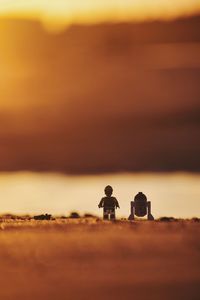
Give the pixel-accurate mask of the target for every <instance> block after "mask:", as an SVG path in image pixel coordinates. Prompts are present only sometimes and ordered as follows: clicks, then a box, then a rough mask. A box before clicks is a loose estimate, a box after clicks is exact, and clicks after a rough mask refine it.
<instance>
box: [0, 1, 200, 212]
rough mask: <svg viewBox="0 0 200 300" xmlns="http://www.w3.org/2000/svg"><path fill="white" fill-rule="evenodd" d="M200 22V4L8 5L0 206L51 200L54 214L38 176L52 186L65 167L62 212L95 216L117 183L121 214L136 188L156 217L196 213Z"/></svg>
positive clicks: (2, 38) (0, 47)
mask: <svg viewBox="0 0 200 300" xmlns="http://www.w3.org/2000/svg"><path fill="white" fill-rule="evenodd" d="M199 28H200V3H199V1H198V0H197V1H195V0H193V1H191V0H190V1H189V0H188V1H187V0H185V1H182V0H176V1H173V3H171V4H169V1H167V0H162V1H160V0H159V1H157V0H154V1H148V0H142V1H128V0H126V1H120V0H118V1H112V2H111V3H110V4H108V3H107V2H106V1H100V0H96V1H89V0H87V1H78V0H76V1H73V3H72V1H68V0H65V1H64V0H59V1H51V2H48V1H44V0H43V1H41V0H40V1H36V0H35V1H34V0H32V1H29V2H28V4H26V3H25V2H24V1H14V0H13V1H1V3H0V125H1V126H0V158H1V159H0V172H1V174H0V182H1V184H0V187H1V188H0V197H1V198H2V196H3V199H2V201H3V205H2V206H1V207H0V211H7V210H9V211H11V210H13V211H16V212H20V213H21V212H28V211H29V212H32V211H36V212H39V211H41V210H42V211H43V210H44V209H45V208H46V210H48V209H49V206H48V205H49V201H50V200H49V199H52V201H53V203H54V204H55V205H53V207H51V209H49V210H50V211H51V212H57V213H58V210H57V209H56V207H57V205H58V204H57V203H58V202H59V199H57V198H55V199H54V198H51V197H52V193H49V194H48V187H47V186H46V185H41V186H42V187H40V188H38V187H37V188H36V186H35V185H34V184H35V180H34V179H33V178H35V176H38V177H37V178H38V181H39V182H46V180H47V181H48V178H49V176H51V178H53V179H52V180H53V181H52V182H51V185H52V184H55V185H56V182H58V181H57V180H58V177H59V176H60V177H59V178H60V180H61V181H62V179H63V176H64V175H59V174H61V173H62V174H66V177H65V182H66V191H65V193H64V194H62V196H63V195H65V196H63V197H61V196H60V199H61V198H62V201H61V200H60V201H61V202H62V205H63V206H62V207H61V208H60V210H59V212H60V213H61V212H62V211H63V212H65V211H66V210H68V209H72V206H73V205H74V208H76V207H77V209H78V207H80V210H81V211H90V210H92V211H93V212H94V211H95V212H96V201H97V200H96V199H94V195H95V194H96V195H97V197H98V196H99V198H101V197H102V196H103V188H104V185H107V184H110V183H112V182H113V184H114V185H115V186H114V188H115V187H116V189H117V191H118V194H119V195H121V194H122V190H124V191H125V190H126V193H127V195H126V197H125V198H126V199H124V200H123V199H122V205H121V206H123V205H124V208H126V210H125V209H124V211H123V214H124V215H125V213H126V211H127V215H128V207H129V202H130V200H131V199H132V198H133V196H134V193H137V192H138V191H139V190H138V188H139V187H140V190H142V191H143V192H144V193H145V191H146V192H147V196H148V195H150V196H152V197H153V199H152V202H153V200H154V199H158V200H157V204H156V205H157V207H158V205H160V206H159V207H160V208H159V210H158V211H157V212H156V215H157V216H159V215H161V214H173V212H174V215H177V216H181V215H184V216H185V217H186V216H194V215H199V214H200V205H199V197H200V188H199V186H198V185H197V184H196V182H197V181H198V180H199V179H200V176H199V172H200V160H199V153H200V101H199V99H200V30H199ZM24 171H26V172H28V173H24ZM5 172H6V173H5ZM13 172H15V173H13ZM16 172H17V173H16ZM18 172H22V173H18ZM32 172H37V173H32ZM39 172H40V173H39ZM41 172H42V173H41ZM49 172H50V174H48V173H49ZM25 174H26V175H25ZM105 174H109V175H105ZM89 175H90V176H89ZM13 176H14V177H13ZM27 176H28V177H27ZM106 176H108V177H106ZM116 176H117V181H116ZM120 176H121V177H120ZM155 176H156V177H155ZM170 176H171V177H170ZM183 177H184V180H182V178H183ZM13 178H15V180H14V179H13ZM27 178H29V179H28V181H29V184H30V185H29V184H28V185H27V182H26V180H27ZM102 178H103V181H102ZM120 178H121V180H120ZM130 178H132V179H130ZM147 178H148V180H147ZM155 178H157V179H156V180H155ZM19 179H20V180H21V181H20V184H21V185H22V186H23V187H24V189H20V192H19V190H17V189H15V187H16V186H17V184H16V182H18V180H19ZM85 179H86V180H87V184H86V183H85ZM151 179H152V180H153V182H154V184H152V186H151V187H150V186H149V184H148V183H149V182H152V180H151ZM161 179H162V180H161ZM71 180H73V183H72V181H71ZM137 180H139V181H140V183H138V181H137ZM159 180H161V181H162V189H161V191H159V190H158V189H157V187H158V185H157V183H158V182H159ZM108 181H109V182H108ZM5 182H6V186H7V190H6V192H5ZM69 182H71V185H69ZM123 182H129V184H128V186H127V187H126V189H125V188H124V187H123V186H122V185H123ZM136 182H137V183H138V186H137V185H135V183H136ZM172 182H173V185H172ZM82 183H84V184H85V185H84V186H87V189H84V187H83V186H82ZM100 183H101V186H99V184H100ZM13 184H14V186H13ZM147 185H148V187H147ZM28 186H29V188H30V190H29V189H28ZM30 186H32V188H33V189H34V191H35V192H34V198H32V196H31V199H32V200H31V201H28V200H27V197H29V196H28V195H29V194H30V193H32V188H31V187H30ZM72 186H73V187H74V188H75V189H77V190H78V191H79V194H78V195H77V194H76V195H75V194H73V196H70V195H71V194H70V193H69V187H72ZM173 186H176V187H179V192H178V195H176V197H175V196H174V197H175V199H173V202H172V203H171V202H169V203H171V204H170V205H168V206H167V208H166V206H165V202H166V201H171V200H172V195H171V194H168V193H169V191H172V190H173ZM44 187H45V188H44ZM185 187H186V188H185ZM120 188H121V189H120ZM90 189H91V190H90ZM11 190H12V193H11V192H10V191H11ZM42 190H45V191H47V194H45V196H44V195H43V192H42ZM17 191H18V192H17ZM92 191H93V192H92ZM100 191H101V192H102V195H100V194H99V193H100ZM24 193H28V194H26V197H25V198H24V197H22V195H23V194H24ZM170 193H171V192H170ZM56 194H58V195H60V188H59V184H58V185H57V192H55V195H56ZM163 195H164V199H166V200H162V199H163ZM116 196H117V194H116ZM56 197H57V196H56ZM121 197H122V198H123V195H121ZM156 197H157V198H156ZM48 198H49V199H48ZM37 199H39V200H38V201H37ZM72 199H73V200H72ZM86 199H87V201H86ZM167 199H168V200H167ZM99 200H100V199H99ZM26 201H28V203H27V202H26ZM85 201H86V202H85ZM123 201H124V203H123ZM159 201H160V202H159ZM176 201H177V202H176ZM180 201H181V202H180ZM188 201H189V203H190V205H189V204H188ZM97 202H98V201H97ZM7 203H10V204H9V205H8V204H7ZM30 203H36V206H34V207H32V205H31V204H30ZM41 203H43V204H42V206H41ZM85 203H87V205H86V204H85ZM94 203H95V208H94ZM180 203H181V204H182V205H180ZM191 203H192V204H191ZM180 206H181V207H180Z"/></svg>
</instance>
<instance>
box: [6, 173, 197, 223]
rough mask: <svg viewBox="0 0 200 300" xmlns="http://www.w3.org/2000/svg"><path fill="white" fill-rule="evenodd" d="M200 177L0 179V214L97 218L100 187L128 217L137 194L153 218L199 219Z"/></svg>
mask: <svg viewBox="0 0 200 300" xmlns="http://www.w3.org/2000/svg"><path fill="white" fill-rule="evenodd" d="M199 183H200V174H189V173H166V174H165V173H162V174H157V173H152V174H151V173H141V174H140V173H139V174H134V173H133V174H108V175H96V176H94V175H92V176H68V175H63V174H55V173H25V172H23V173H1V174H0V199H1V202H0V213H8V212H9V213H14V214H26V213H29V214H40V213H50V214H53V215H67V214H69V212H70V211H78V212H80V213H81V214H83V213H85V212H90V213H93V214H96V215H100V216H101V215H102V211H101V210H100V209H99V208H98V207H97V205H98V202H99V201H100V199H101V197H103V195H104V193H103V190H104V187H105V186H106V185H108V184H110V185H112V186H113V188H114V196H116V197H117V199H118V201H119V203H120V206H121V209H120V210H119V211H117V215H118V217H122V216H124V217H128V215H129V213H130V201H131V200H132V199H133V197H134V195H135V194H136V193H137V192H139V191H142V192H144V193H145V194H146V195H147V197H148V200H150V201H151V202H152V214H153V215H154V217H160V216H174V217H182V218H187V217H188V218H189V217H194V216H197V217H200V184H199Z"/></svg>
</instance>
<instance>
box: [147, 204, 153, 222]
mask: <svg viewBox="0 0 200 300" xmlns="http://www.w3.org/2000/svg"><path fill="white" fill-rule="evenodd" d="M147 209H148V214H147V218H148V220H149V221H153V220H154V217H153V216H152V214H151V201H148V202H147Z"/></svg>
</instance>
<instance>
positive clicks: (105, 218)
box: [103, 210, 108, 220]
mask: <svg viewBox="0 0 200 300" xmlns="http://www.w3.org/2000/svg"><path fill="white" fill-rule="evenodd" d="M103 219H104V220H108V212H107V210H104V211H103Z"/></svg>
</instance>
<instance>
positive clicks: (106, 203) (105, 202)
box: [98, 185, 120, 220]
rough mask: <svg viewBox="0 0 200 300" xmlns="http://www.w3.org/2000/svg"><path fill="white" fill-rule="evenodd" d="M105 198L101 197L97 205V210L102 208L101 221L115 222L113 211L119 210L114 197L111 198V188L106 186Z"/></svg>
mask: <svg viewBox="0 0 200 300" xmlns="http://www.w3.org/2000/svg"><path fill="white" fill-rule="evenodd" d="M104 192H105V195H106V197H103V198H102V199H101V201H100V203H99V205H98V206H99V208H101V207H103V219H104V220H109V219H110V220H115V209H116V208H120V207H119V203H118V201H117V199H116V198H115V197H112V193H113V188H112V187H111V186H110V185H107V186H106V187H105V189H104Z"/></svg>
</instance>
